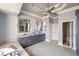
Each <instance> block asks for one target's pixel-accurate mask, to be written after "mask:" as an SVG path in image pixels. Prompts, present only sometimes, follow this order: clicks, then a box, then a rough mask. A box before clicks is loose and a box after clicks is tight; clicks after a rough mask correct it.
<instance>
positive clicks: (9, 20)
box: [0, 11, 18, 45]
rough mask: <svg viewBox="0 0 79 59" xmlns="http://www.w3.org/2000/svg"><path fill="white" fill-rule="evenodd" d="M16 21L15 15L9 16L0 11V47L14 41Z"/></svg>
mask: <svg viewBox="0 0 79 59" xmlns="http://www.w3.org/2000/svg"><path fill="white" fill-rule="evenodd" d="M17 21H18V18H17V17H16V16H15V15H9V14H6V13H4V12H2V11H0V45H1V44H4V43H6V42H12V41H15V40H16V36H17Z"/></svg>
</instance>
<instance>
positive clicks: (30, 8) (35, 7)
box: [20, 3, 79, 17]
mask: <svg viewBox="0 0 79 59" xmlns="http://www.w3.org/2000/svg"><path fill="white" fill-rule="evenodd" d="M48 4H49V5H48ZM58 4H59V3H24V4H23V6H22V8H21V10H23V11H27V12H30V13H33V14H36V15H38V16H42V17H43V16H44V13H45V12H46V10H47V9H48V8H51V7H53V6H56V5H58ZM77 5H79V4H78V3H66V4H63V3H62V4H60V5H59V6H58V7H57V8H55V9H54V10H52V12H55V13H57V12H60V11H63V10H65V9H68V8H71V7H74V6H77ZM20 14H22V13H20Z"/></svg>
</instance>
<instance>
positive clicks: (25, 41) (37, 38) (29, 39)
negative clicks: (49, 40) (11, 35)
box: [19, 33, 45, 48]
mask: <svg viewBox="0 0 79 59" xmlns="http://www.w3.org/2000/svg"><path fill="white" fill-rule="evenodd" d="M44 40H45V34H44V33H42V34H35V35H30V36H25V37H20V38H19V43H20V44H21V45H22V47H23V48H26V47H28V46H31V45H33V44H36V43H38V42H41V41H44Z"/></svg>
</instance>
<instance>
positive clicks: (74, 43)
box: [61, 20, 76, 50]
mask: <svg viewBox="0 0 79 59" xmlns="http://www.w3.org/2000/svg"><path fill="white" fill-rule="evenodd" d="M64 22H73V48H72V47H69V46H66V45H63V33H62V32H61V46H64V47H68V48H72V49H74V50H75V49H76V46H75V45H76V39H75V29H74V28H75V27H76V26H75V23H76V22H75V21H74V20H65V21H61V31H63V26H62V25H63V23H64Z"/></svg>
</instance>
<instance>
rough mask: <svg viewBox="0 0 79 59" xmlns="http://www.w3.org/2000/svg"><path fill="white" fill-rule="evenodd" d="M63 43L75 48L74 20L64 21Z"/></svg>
mask: <svg viewBox="0 0 79 59" xmlns="http://www.w3.org/2000/svg"><path fill="white" fill-rule="evenodd" d="M62 34H63V36H62V37H63V40H62V44H63V45H64V46H67V47H70V48H73V21H69V22H63V23H62Z"/></svg>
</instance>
